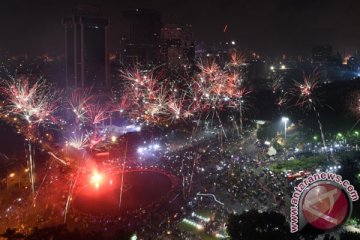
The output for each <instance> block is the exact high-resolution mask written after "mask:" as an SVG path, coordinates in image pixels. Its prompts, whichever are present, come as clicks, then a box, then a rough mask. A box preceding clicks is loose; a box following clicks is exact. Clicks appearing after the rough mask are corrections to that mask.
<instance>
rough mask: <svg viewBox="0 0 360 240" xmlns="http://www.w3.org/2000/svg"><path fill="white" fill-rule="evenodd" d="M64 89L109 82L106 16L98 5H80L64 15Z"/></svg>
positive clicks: (96, 85)
mask: <svg viewBox="0 0 360 240" xmlns="http://www.w3.org/2000/svg"><path fill="white" fill-rule="evenodd" d="M63 24H64V26H65V80H66V84H65V85H66V87H67V88H85V87H94V88H104V87H107V86H108V85H109V84H108V82H109V57H108V56H109V50H108V49H109V45H108V31H109V30H108V28H109V19H108V18H104V17H102V16H101V10H100V8H99V7H94V6H88V5H80V6H78V7H77V8H76V9H75V10H74V14H73V16H70V17H64V18H63Z"/></svg>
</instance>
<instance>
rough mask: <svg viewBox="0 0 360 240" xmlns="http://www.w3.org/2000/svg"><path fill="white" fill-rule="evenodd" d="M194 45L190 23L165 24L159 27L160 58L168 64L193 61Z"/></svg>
mask: <svg viewBox="0 0 360 240" xmlns="http://www.w3.org/2000/svg"><path fill="white" fill-rule="evenodd" d="M194 57H195V47H194V39H193V33H192V31H191V25H185V26H181V25H177V24H165V25H164V26H163V27H162V28H161V60H162V61H163V62H166V63H167V64H168V65H169V66H174V65H178V64H181V63H193V62H194Z"/></svg>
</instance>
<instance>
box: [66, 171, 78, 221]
mask: <svg viewBox="0 0 360 240" xmlns="http://www.w3.org/2000/svg"><path fill="white" fill-rule="evenodd" d="M79 174H80V169H78V171H77V172H76V176H75V178H72V179H71V180H70V186H69V192H68V196H67V200H66V204H65V209H64V223H66V218H67V215H68V212H69V208H70V205H71V201H72V196H73V193H74V189H75V186H76V183H77V180H78V177H79Z"/></svg>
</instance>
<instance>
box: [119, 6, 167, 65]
mask: <svg viewBox="0 0 360 240" xmlns="http://www.w3.org/2000/svg"><path fill="white" fill-rule="evenodd" d="M160 28H161V17H160V14H159V13H158V12H157V11H155V10H152V9H135V10H128V11H124V12H123V14H122V37H121V48H120V60H121V62H122V63H123V64H124V65H132V64H141V65H153V64H158V63H159V60H160V41H159V40H160Z"/></svg>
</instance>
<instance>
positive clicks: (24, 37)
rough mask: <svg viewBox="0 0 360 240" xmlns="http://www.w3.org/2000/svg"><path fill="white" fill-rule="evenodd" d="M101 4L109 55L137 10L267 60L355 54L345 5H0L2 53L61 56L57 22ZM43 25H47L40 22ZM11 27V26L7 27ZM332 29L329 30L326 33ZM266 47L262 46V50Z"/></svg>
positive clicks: (290, 0)
mask: <svg viewBox="0 0 360 240" xmlns="http://www.w3.org/2000/svg"><path fill="white" fill-rule="evenodd" d="M83 2H85V3H90V4H100V5H101V7H102V10H103V11H102V12H103V15H104V16H106V17H109V18H110V24H111V25H110V49H111V50H112V51H115V50H118V49H119V48H120V38H121V33H122V28H123V26H122V11H124V10H128V9H134V8H137V7H141V8H150V9H154V10H157V11H159V13H160V14H161V17H162V23H163V24H166V23H179V24H192V26H193V32H194V38H195V40H196V41H197V42H201V41H205V42H208V43H209V42H214V41H230V40H236V43H237V46H238V47H239V48H241V49H244V50H254V51H257V52H259V53H260V54H265V55H281V54H283V53H285V54H289V55H310V53H311V47H312V46H313V45H319V44H320V45H321V44H330V45H333V46H334V51H335V52H336V51H338V52H340V53H341V54H344V52H345V53H350V52H354V51H355V50H357V49H359V44H358V42H359V40H360V33H358V32H357V31H356V27H355V26H356V24H355V23H357V22H359V21H360V18H359V17H358V16H357V14H356V12H355V11H351V10H352V9H356V8H357V7H358V6H359V4H360V3H358V2H357V1H353V0H347V1H341V3H340V2H338V1H321V0H316V1H296V0H281V1H252V2H250V1H231V0H230V1H218V2H216V3H214V4H206V2H204V1H197V2H192V1H187V0H186V1H179V0H172V1H166V2H164V1H142V0H137V1H125V2H121V3H119V2H116V1H70V0H66V1H61V3H60V2H58V1H52V0H48V1H46V0H45V1H41V0H35V1H29V2H24V1H20V0H15V1H11V2H6V3H2V4H3V7H2V8H1V10H0V14H1V16H2V17H3V19H6V21H2V22H1V23H0V27H1V28H2V31H3V34H2V35H3V37H2V38H1V39H0V49H2V50H7V51H9V52H10V53H14V54H19V53H29V54H43V53H46V52H48V53H50V54H62V53H63V52H64V44H63V36H64V29H63V27H62V23H61V19H62V17H64V16H68V15H71V14H72V10H73V8H74V7H75V5H76V4H77V3H83ZM44 19H46V21H44ZM9 22H10V23H11V24H9ZM329 26H331V28H330V27H329ZM264 43H265V44H264Z"/></svg>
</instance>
